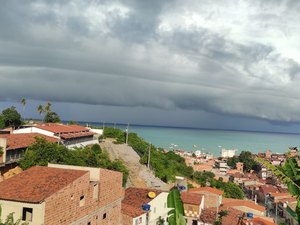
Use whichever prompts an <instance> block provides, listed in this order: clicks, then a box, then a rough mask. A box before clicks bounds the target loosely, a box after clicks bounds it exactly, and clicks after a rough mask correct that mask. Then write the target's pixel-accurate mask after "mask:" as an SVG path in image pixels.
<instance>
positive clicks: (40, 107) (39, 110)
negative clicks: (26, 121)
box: [37, 105, 44, 115]
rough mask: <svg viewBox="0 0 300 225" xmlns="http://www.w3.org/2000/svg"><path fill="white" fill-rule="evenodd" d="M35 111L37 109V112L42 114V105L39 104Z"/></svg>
mask: <svg viewBox="0 0 300 225" xmlns="http://www.w3.org/2000/svg"><path fill="white" fill-rule="evenodd" d="M37 111H38V113H39V114H40V115H42V113H43V112H44V108H43V106H42V105H39V106H38V107H37Z"/></svg>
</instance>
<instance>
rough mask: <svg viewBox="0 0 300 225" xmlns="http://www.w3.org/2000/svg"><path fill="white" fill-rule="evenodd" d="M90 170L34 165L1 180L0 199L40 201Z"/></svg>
mask: <svg viewBox="0 0 300 225" xmlns="http://www.w3.org/2000/svg"><path fill="white" fill-rule="evenodd" d="M85 173H88V171H82V170H70V169H58V168H50V167H43V166H34V167H31V168H30V169H28V170H26V171H24V172H22V173H20V174H17V175H15V176H13V177H12V178H9V179H7V180H4V181H2V182H0V199H2V200H8V201H17V202H29V203H40V202H42V201H44V200H45V199H46V198H47V197H49V196H51V195H52V194H54V193H55V192H57V191H59V190H60V189H62V188H63V187H65V186H67V185H68V184H70V183H72V182H73V181H74V180H76V179H78V178H79V177H81V176H83V175H84V174H85Z"/></svg>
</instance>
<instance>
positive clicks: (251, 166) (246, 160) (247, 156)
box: [227, 151, 260, 172]
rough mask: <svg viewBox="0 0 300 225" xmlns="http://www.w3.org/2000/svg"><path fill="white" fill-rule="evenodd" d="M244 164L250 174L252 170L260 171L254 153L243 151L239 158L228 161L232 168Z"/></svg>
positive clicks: (245, 169)
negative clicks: (239, 163)
mask: <svg viewBox="0 0 300 225" xmlns="http://www.w3.org/2000/svg"><path fill="white" fill-rule="evenodd" d="M237 162H242V163H243V164H244V171H247V172H249V171H250V170H255V171H256V172H258V171H259V169H260V168H259V164H258V163H257V162H256V161H255V160H254V157H253V156H252V153H251V152H249V151H242V152H241V154H240V155H239V157H231V158H228V160H227V165H228V166H230V167H231V168H236V165H235V164H236V163H237Z"/></svg>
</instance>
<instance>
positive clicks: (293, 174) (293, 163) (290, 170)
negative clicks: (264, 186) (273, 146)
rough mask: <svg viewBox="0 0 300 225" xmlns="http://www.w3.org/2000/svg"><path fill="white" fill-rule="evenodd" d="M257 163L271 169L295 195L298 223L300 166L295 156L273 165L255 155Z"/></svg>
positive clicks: (299, 211)
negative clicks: (281, 164) (280, 164)
mask: <svg viewBox="0 0 300 225" xmlns="http://www.w3.org/2000/svg"><path fill="white" fill-rule="evenodd" d="M255 160H256V161H257V162H258V163H261V164H263V165H264V166H265V167H266V168H268V169H269V170H271V171H272V172H273V173H274V174H275V175H276V176H277V177H278V178H279V179H280V180H281V181H282V182H283V183H285V184H286V185H287V186H288V190H289V192H290V193H291V194H292V195H293V196H296V199H297V206H296V214H297V217H298V224H300V166H299V164H298V160H299V159H296V158H288V159H287V160H286V162H285V164H284V165H283V166H278V167H276V166H274V165H272V164H271V163H269V162H268V161H266V160H264V159H262V158H258V157H256V158H255Z"/></svg>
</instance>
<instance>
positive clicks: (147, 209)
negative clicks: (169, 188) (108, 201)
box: [122, 188, 171, 225]
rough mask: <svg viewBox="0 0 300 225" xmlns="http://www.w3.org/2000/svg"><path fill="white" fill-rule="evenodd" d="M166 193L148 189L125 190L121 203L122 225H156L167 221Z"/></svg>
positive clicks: (168, 209)
mask: <svg viewBox="0 0 300 225" xmlns="http://www.w3.org/2000/svg"><path fill="white" fill-rule="evenodd" d="M167 198H168V192H161V191H158V190H155V189H148V188H127V189H126V190H125V197H124V200H123V201H122V218H123V225H138V224H139V225H156V224H157V223H158V221H159V220H164V221H167V218H168V212H169V211H170V210H171V209H170V208H168V207H167Z"/></svg>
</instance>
